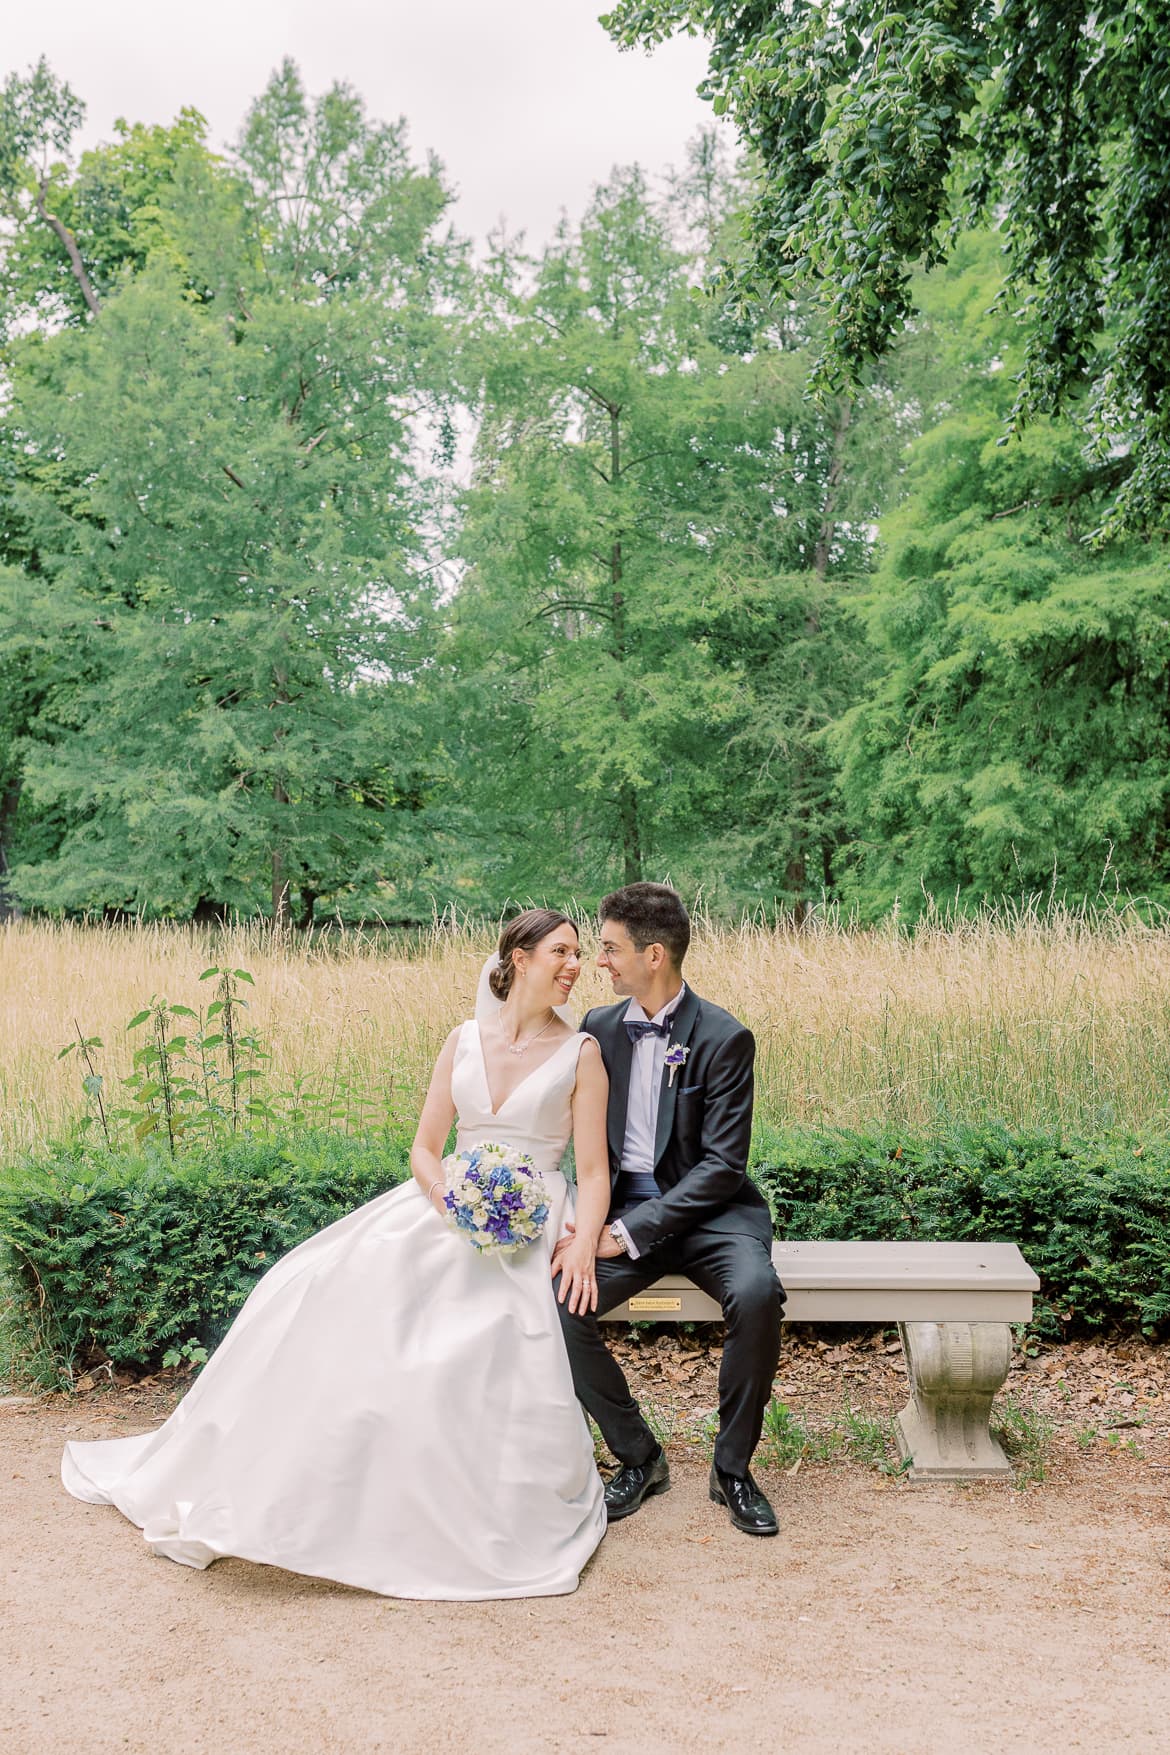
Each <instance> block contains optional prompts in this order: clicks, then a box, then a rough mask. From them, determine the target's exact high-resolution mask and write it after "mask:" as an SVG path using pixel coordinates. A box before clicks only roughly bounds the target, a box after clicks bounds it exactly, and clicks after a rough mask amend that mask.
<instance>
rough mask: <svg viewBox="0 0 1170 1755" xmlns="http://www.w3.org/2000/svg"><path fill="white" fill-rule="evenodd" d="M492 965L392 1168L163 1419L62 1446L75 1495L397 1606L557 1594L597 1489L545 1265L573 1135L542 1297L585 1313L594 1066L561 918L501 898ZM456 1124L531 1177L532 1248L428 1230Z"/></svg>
mask: <svg viewBox="0 0 1170 1755" xmlns="http://www.w3.org/2000/svg"><path fill="white" fill-rule="evenodd" d="M489 968H490V987H491V990H492V995H493V996H494V997H492V998H488V996H487V995H486V994H485V993H483V992H482V989H483V988H484V986H485V985H486V984H485V983H483V982H481V1003H478V1004H477V1008H476V1010H477V1016H476V1018H475V1019H473V1020H470V1021H469V1022H467V1023H465V1024H461V1025H460V1026H459V1027H458V1029H456V1030H453V1031H452V1032H451V1034H450V1036H449V1037H448V1038H447V1041H446V1043H445V1044H444V1047H443V1050H442V1052H441V1053H440V1055H439V1059H438V1062H437V1064H436V1066H435V1070H434V1074H433V1076H432V1079H431V1083H430V1088H429V1090H428V1092H427V1096H426V1101H425V1103H424V1105H423V1111H422V1116H421V1118H420V1120H419V1125H418V1133H417V1135H416V1136H415V1141H414V1146H413V1148H412V1150H411V1155H410V1165H411V1171H412V1178H411V1180H410V1181H408V1182H407V1183H405V1184H404V1185H403V1186H402V1187H400V1188H395V1189H393V1190H392V1191H391V1192H390V1193H389V1194H384V1195H381V1196H380V1197H379V1198H378V1199H376V1200H372V1201H370V1202H369V1203H368V1204H367V1205H366V1206H363V1207H360V1208H359V1209H358V1210H357V1211H356V1212H354V1213H350V1214H348V1215H347V1217H345V1218H344V1219H339V1220H338V1221H337V1223H336V1224H334V1225H330V1226H329V1227H328V1228H327V1229H326V1230H324V1231H321V1232H318V1234H317V1235H316V1236H315V1237H310V1238H309V1239H308V1240H307V1241H306V1242H305V1243H302V1244H300V1245H299V1247H298V1248H296V1249H294V1250H292V1251H291V1252H290V1254H288V1255H286V1256H285V1257H284V1258H283V1260H281V1261H280V1262H278V1263H277V1264H276V1266H275V1267H273V1268H272V1269H271V1271H270V1272H269V1273H268V1274H266V1275H265V1277H264V1278H263V1279H262V1280H261V1281H260V1283H259V1285H258V1286H257V1287H256V1288H255V1290H254V1291H253V1292H252V1294H251V1296H250V1297H249V1299H248V1301H247V1303H246V1304H245V1305H244V1308H243V1309H242V1310H241V1311H240V1314H239V1316H238V1317H237V1318H236V1320H235V1322H234V1323H233V1325H232V1327H231V1329H230V1330H229V1331H228V1333H227V1335H226V1336H225V1338H224V1340H223V1341H222V1343H221V1344H220V1346H219V1347H218V1348H217V1349H216V1351H215V1353H214V1355H213V1356H212V1358H211V1359H210V1361H209V1362H208V1364H207V1366H206V1367H205V1369H204V1371H203V1373H202V1375H201V1376H200V1377H199V1379H198V1380H197V1382H196V1383H195V1384H194V1386H193V1387H192V1389H191V1390H190V1392H189V1393H188V1395H187V1396H186V1398H185V1399H184V1400H183V1401H182V1402H181V1403H180V1404H179V1406H178V1407H177V1408H176V1409H175V1411H174V1413H173V1414H172V1415H171V1417H170V1419H169V1420H167V1422H166V1424H165V1425H164V1426H162V1427H160V1428H159V1430H158V1431H156V1432H153V1433H147V1434H145V1435H144V1436H142V1437H137V1438H115V1439H109V1440H106V1441H104V1442H100V1443H90V1444H82V1443H73V1444H68V1445H67V1446H66V1448H65V1456H64V1460H63V1463H62V1478H63V1480H64V1483H65V1486H66V1488H67V1489H68V1490H69V1492H70V1493H72V1494H73V1495H74V1496H75V1497H76V1498H78V1499H85V1500H89V1501H90V1502H91V1503H94V1504H100V1505H116V1506H117V1507H118V1509H119V1510H120V1511H121V1512H123V1513H124V1514H125V1516H126V1517H128V1518H129V1519H130V1520H131V1522H133V1523H135V1524H137V1525H138V1526H139V1527H140V1528H141V1530H142V1533H143V1536H144V1538H145V1539H146V1541H147V1542H148V1543H149V1545H150V1547H151V1548H152V1549H153V1550H154V1552H155V1553H156V1554H162V1555H165V1556H166V1557H167V1558H169V1559H171V1560H178V1561H181V1562H182V1563H183V1564H184V1565H187V1566H199V1567H203V1566H209V1565H210V1564H211V1562H212V1561H213V1560H217V1559H219V1558H221V1557H222V1556H224V1555H229V1554H230V1555H235V1556H237V1557H239V1558H242V1559H245V1560H255V1561H261V1562H263V1563H265V1564H267V1565H271V1566H281V1567H284V1568H286V1569H287V1570H289V1571H291V1572H302V1573H308V1574H311V1575H312V1576H314V1577H318V1578H329V1579H335V1580H337V1581H338V1582H339V1583H342V1584H348V1585H357V1586H360V1587H362V1588H363V1589H366V1590H371V1591H377V1592H380V1593H381V1594H382V1595H384V1596H394V1597H418V1598H440V1599H448V1600H476V1599H481V1598H487V1597H529V1596H554V1595H559V1594H563V1593H565V1592H567V1591H571V1590H574V1589H575V1588H576V1586H577V1581H578V1577H579V1574H580V1571H581V1568H582V1567H583V1566H584V1564H585V1562H586V1561H587V1560H588V1559H589V1557H590V1555H591V1554H592V1553H593V1551H594V1549H595V1548H596V1547H597V1544H598V1542H599V1541H600V1540H601V1537H602V1535H603V1533H604V1530H605V1504H604V1499H603V1496H602V1484H601V1480H600V1477H599V1476H598V1473H597V1470H596V1468H595V1466H594V1462H593V1447H592V1444H591V1442H590V1437H589V1432H588V1428H587V1426H586V1423H585V1418H584V1415H583V1414H582V1412H581V1409H580V1407H579V1405H578V1402H577V1398H576V1395H575V1394H574V1391H573V1383H572V1378H571V1376H570V1373H569V1364H568V1359H567V1357H566V1354H565V1349H564V1342H563V1341H562V1339H561V1330H560V1323H559V1321H558V1317H557V1310H556V1303H555V1300H554V1294H553V1286H552V1280H551V1277H550V1259H551V1256H552V1251H553V1247H554V1245H555V1244H556V1242H557V1239H558V1237H563V1236H565V1235H567V1234H568V1232H569V1226H568V1224H567V1220H568V1219H569V1218H570V1217H571V1216H572V1214H571V1210H570V1206H569V1192H568V1189H567V1186H566V1183H565V1179H564V1177H563V1175H562V1174H561V1172H560V1170H559V1169H558V1165H559V1163H560V1159H561V1155H562V1153H563V1151H564V1149H565V1146H566V1145H567V1143H568V1139H569V1135H570V1133H571V1134H572V1136H573V1141H574V1149H575V1155H576V1162H577V1177H578V1196H577V1210H576V1220H575V1223H576V1231H575V1234H574V1237H573V1241H572V1243H571V1244H570V1245H569V1246H568V1247H567V1248H566V1249H564V1250H563V1251H562V1253H561V1256H560V1258H559V1261H558V1264H557V1267H558V1271H559V1272H560V1271H561V1270H563V1273H562V1279H561V1285H560V1296H561V1298H562V1299H566V1298H567V1299H568V1302H569V1306H570V1308H571V1309H573V1310H578V1309H581V1310H583V1309H586V1308H595V1307H596V1301H597V1293H596V1287H595V1283H594V1248H595V1245H596V1241H597V1237H598V1234H599V1232H600V1230H601V1226H602V1223H603V1221H604V1218H605V1213H606V1207H607V1204H608V1200H609V1172H608V1164H607V1158H606V1146H605V1110H606V1096H607V1084H606V1075H605V1070H604V1068H603V1066H602V1063H601V1055H600V1052H599V1050H598V1047H597V1044H596V1042H595V1041H594V1040H593V1039H592V1037H590V1036H584V1035H578V1034H577V1033H576V1031H575V1030H574V1029H573V1027H572V1026H571V1025H570V1024H569V1023H568V1021H567V1020H566V1018H565V1017H564V1016H563V1015H562V1011H558V1009H557V1008H558V1007H560V1008H563V1007H564V1003H565V1001H566V1000H567V999H568V997H569V995H570V993H571V992H572V989H573V986H574V983H575V982H576V980H577V977H578V975H579V973H580V970H581V952H580V946H579V944H578V939H577V932H576V929H575V928H574V926H573V924H572V922H571V921H570V920H568V919H567V918H566V916H565V915H563V914H557V913H554V912H552V911H551V910H549V909H543V908H533V909H528V910H527V911H526V912H525V913H523V914H520V915H518V916H517V918H516V919H514V920H512V921H511V922H510V923H509V924H508V926H507V927H505V929H504V931H503V933H502V935H501V937H500V942H499V950H498V963H497V964H496V965H495V966H494V967H493V966H491V965H489ZM485 973H486V972H485ZM456 1119H457V1120H458V1132H457V1138H456V1149H457V1150H462V1149H463V1148H465V1147H467V1146H471V1145H474V1144H475V1143H477V1142H479V1141H484V1140H492V1141H495V1142H497V1143H498V1144H500V1145H504V1146H512V1147H523V1148H524V1149H525V1151H526V1153H527V1155H528V1156H529V1158H530V1159H531V1160H532V1162H533V1164H534V1166H535V1168H536V1169H537V1170H539V1171H540V1172H541V1173H542V1175H543V1178H544V1181H545V1184H546V1191H547V1198H548V1204H549V1208H550V1212H549V1218H548V1222H547V1224H546V1227H545V1230H544V1233H543V1236H542V1238H541V1239H540V1240H539V1241H538V1242H536V1243H534V1244H532V1245H531V1246H530V1247H529V1248H527V1249H524V1250H522V1251H520V1252H519V1253H516V1254H510V1255H499V1254H496V1255H483V1254H480V1253H479V1252H478V1251H477V1250H475V1249H474V1248H473V1247H472V1246H471V1244H470V1243H469V1242H467V1241H466V1240H465V1239H464V1238H463V1237H462V1236H460V1235H459V1234H458V1233H457V1232H456V1231H453V1230H451V1229H450V1228H449V1227H448V1224H447V1222H446V1219H445V1217H443V1216H442V1212H443V1209H442V1199H443V1172H442V1168H441V1157H442V1152H443V1146H444V1143H445V1141H446V1139H447V1135H448V1133H449V1131H450V1127H451V1123H452V1121H453V1120H456Z"/></svg>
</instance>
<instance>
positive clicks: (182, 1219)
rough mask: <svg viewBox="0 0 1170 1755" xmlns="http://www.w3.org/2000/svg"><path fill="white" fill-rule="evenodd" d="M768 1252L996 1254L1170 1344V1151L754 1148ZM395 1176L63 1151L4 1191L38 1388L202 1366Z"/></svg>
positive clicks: (995, 1139) (373, 1156)
mask: <svg viewBox="0 0 1170 1755" xmlns="http://www.w3.org/2000/svg"><path fill="white" fill-rule="evenodd" d="M752 1173H753V1175H754V1177H755V1179H756V1181H757V1182H758V1183H759V1185H760V1187H761V1188H762V1189H763V1190H764V1192H765V1193H766V1194H767V1197H768V1199H769V1201H770V1203H771V1205H772V1210H773V1215H774V1219H775V1227H776V1232H777V1235H779V1236H784V1237H794V1238H818V1237H826V1238H830V1237H836V1238H851V1237H857V1238H864V1237H873V1238H908V1237H921V1238H932V1239H938V1240H943V1239H951V1238H955V1239H970V1240H973V1241H980V1242H987V1241H994V1240H998V1239H1002V1240H1005V1241H1008V1242H1013V1243H1018V1244H1019V1246H1020V1248H1021V1249H1022V1250H1023V1252H1024V1254H1025V1256H1026V1257H1027V1259H1028V1261H1029V1262H1030V1263H1031V1265H1032V1266H1033V1267H1034V1268H1035V1270H1036V1272H1037V1273H1038V1274H1039V1276H1040V1280H1041V1286H1042V1291H1041V1295H1040V1299H1039V1302H1038V1306H1037V1316H1036V1327H1037V1328H1038V1329H1039V1330H1040V1331H1041V1332H1044V1333H1048V1334H1051V1335H1054V1336H1056V1335H1062V1334H1072V1333H1076V1332H1078V1331H1079V1332H1082V1333H1083V1332H1085V1331H1086V1330H1093V1329H1101V1328H1106V1327H1120V1328H1126V1329H1135V1328H1136V1329H1141V1330H1143V1331H1144V1332H1145V1333H1146V1334H1149V1335H1157V1334H1161V1333H1166V1332H1167V1331H1168V1330H1170V1138H1158V1139H1147V1140H1138V1139H1129V1138H1127V1139H1120V1138H1105V1139H1100V1140H1097V1141H1093V1142H1088V1143H1086V1142H1077V1141H1072V1140H1065V1139H1061V1138H1059V1137H1058V1136H1055V1135H1052V1134H1042V1133H1010V1132H1008V1131H1007V1130H1006V1129H1002V1128H996V1127H987V1128H981V1129H958V1130H953V1131H948V1132H946V1133H940V1134H938V1135H935V1136H932V1137H930V1138H922V1137H919V1138H913V1137H906V1136H902V1135H890V1134H863V1133H824V1132H812V1131H811V1130H791V1131H785V1132H772V1131H767V1130H761V1132H760V1133H759V1134H758V1135H757V1139H756V1145H755V1152H754V1160H753V1170H752ZM407 1174H408V1169H407V1148H406V1145H405V1143H404V1142H393V1141H392V1142H389V1143H387V1142H386V1141H384V1140H373V1139H364V1140H362V1139H352V1138H347V1137H345V1136H344V1135H341V1134H338V1133H336V1132H321V1133H304V1134H297V1135H293V1136H289V1137H286V1138H284V1139H276V1140H272V1139H265V1138H260V1137H246V1138H242V1139H238V1140H236V1141H234V1142H233V1143H231V1144H225V1145H219V1146H206V1147H202V1148H193V1149H191V1150H189V1151H187V1152H184V1153H182V1154H181V1155H180V1157H179V1158H178V1159H177V1160H176V1161H175V1162H174V1163H172V1162H171V1160H170V1159H169V1158H168V1157H167V1156H165V1155H164V1154H163V1153H162V1152H161V1151H160V1150H158V1149H157V1148H154V1147H150V1148H148V1149H145V1150H143V1151H141V1152H135V1153H112V1154H111V1153H104V1152H99V1151H97V1150H96V1149H95V1148H94V1146H93V1143H92V1141H88V1140H87V1141H85V1142H82V1143H77V1144H73V1145H68V1146H60V1147H57V1148H55V1149H54V1150H52V1151H49V1152H46V1153H44V1154H43V1155H41V1156H40V1157H38V1158H37V1159H35V1160H33V1161H31V1162H29V1163H26V1164H23V1165H20V1166H17V1167H14V1168H13V1169H11V1170H10V1171H8V1172H7V1173H6V1174H5V1175H4V1176H3V1178H0V1266H2V1267H3V1270H4V1272H5V1274H6V1277H7V1279H8V1281H9V1283H10V1285H11V1286H12V1287H13V1288H14V1289H15V1315H16V1321H17V1324H18V1326H19V1331H20V1332H19V1333H18V1335H17V1336H16V1340H17V1343H18V1347H19V1349H20V1350H21V1351H23V1353H24V1355H25V1357H26V1358H27V1359H28V1360H29V1361H30V1362H31V1364H32V1366H33V1368H34V1370H35V1371H36V1374H37V1375H39V1376H40V1377H41V1378H42V1380H43V1381H46V1382H52V1381H58V1380H59V1379H60V1378H61V1377H64V1376H68V1374H69V1373H70V1371H72V1370H73V1369H75V1368H76V1367H77V1366H78V1365H81V1364H87V1363H91V1362H92V1361H93V1360H95V1359H101V1358H109V1359H111V1360H112V1361H113V1362H114V1363H115V1364H116V1365H119V1366H125V1367H132V1368H143V1367H154V1366H157V1365H158V1364H159V1363H160V1361H161V1360H162V1358H163V1356H164V1354H166V1353H168V1352H174V1351H176V1350H178V1349H181V1348H183V1347H184V1346H186V1347H188V1348H194V1347H198V1346H203V1347H208V1348H210V1347H212V1346H214V1345H215V1343H216V1341H217V1340H218V1339H219V1338H220V1336H221V1335H222V1334H223V1332H224V1330H225V1329H226V1328H227V1326H228V1324H229V1323H230V1322H231V1320H232V1318H233V1316H234V1315H235V1313H236V1312H237V1311H238V1310H239V1308H240V1306H241V1305H242V1304H243V1302H244V1300H245V1298H246V1297H247V1295H248V1293H249V1292H250V1291H251V1289H252V1287H253V1286H254V1285H255V1283H256V1281H257V1279H258V1278H259V1276H260V1275H261V1274H262V1273H263V1272H264V1270H265V1268H267V1267H268V1266H270V1265H271V1263H272V1262H273V1261H274V1260H276V1258H277V1257H278V1256H280V1255H282V1254H284V1252H285V1251H286V1250H288V1249H290V1248H292V1247H293V1245H294V1244H296V1243H299V1242H301V1241H302V1239H303V1238H305V1237H307V1236H309V1235H310V1234H311V1233H312V1232H314V1231H317V1230H320V1229H321V1227H322V1226H324V1225H328V1224H331V1223H332V1221H333V1220H334V1219H337V1218H340V1217H341V1216H342V1215H343V1214H344V1213H347V1212H350V1211H352V1210H353V1208H354V1207H357V1206H360V1205H361V1204H362V1202H364V1201H367V1200H370V1199H372V1198H373V1197H374V1196H375V1195H377V1194H381V1193H383V1192H384V1191H385V1190H386V1189H388V1188H392V1187H393V1186H394V1185H395V1184H396V1183H398V1182H400V1181H401V1180H402V1179H403V1178H404V1177H405V1176H406V1175H407Z"/></svg>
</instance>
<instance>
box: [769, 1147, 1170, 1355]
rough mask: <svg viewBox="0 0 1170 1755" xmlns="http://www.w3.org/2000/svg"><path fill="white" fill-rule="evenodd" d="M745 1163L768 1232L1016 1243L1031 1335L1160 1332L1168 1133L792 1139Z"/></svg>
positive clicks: (1167, 1291)
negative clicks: (1023, 1267)
mask: <svg viewBox="0 0 1170 1755" xmlns="http://www.w3.org/2000/svg"><path fill="white" fill-rule="evenodd" d="M753 1156H754V1162H753V1166H752V1174H753V1176H754V1177H755V1179H756V1181H757V1182H758V1183H759V1185H760V1187H761V1188H762V1189H763V1190H764V1192H765V1193H766V1195H767V1197H768V1200H769V1202H770V1204H771V1207H772V1212H773V1218H774V1223H775V1230H776V1234H777V1236H781V1237H793V1238H809V1239H813V1238H818V1237H827V1238H828V1237H831V1238H840V1239H845V1238H853V1237H859V1238H860V1237H882V1238H914V1237H919V1238H924V1239H933V1240H935V1241H940V1242H941V1241H950V1240H970V1241H973V1242H980V1243H987V1242H998V1241H1002V1242H1008V1243H1018V1244H1019V1246H1020V1248H1021V1250H1022V1251H1023V1253H1024V1255H1025V1257H1026V1258H1027V1260H1028V1262H1029V1264H1030V1266H1031V1267H1033V1268H1034V1269H1035V1270H1036V1272H1037V1274H1039V1276H1040V1284H1041V1291H1040V1295H1039V1298H1038V1301H1037V1307H1036V1318H1035V1323H1034V1326H1035V1327H1036V1328H1037V1329H1038V1330H1039V1331H1040V1332H1041V1333H1046V1334H1049V1335H1051V1336H1054V1337H1055V1336H1059V1335H1064V1334H1073V1333H1076V1332H1078V1331H1079V1332H1084V1331H1085V1330H1087V1329H1101V1328H1106V1327H1121V1328H1127V1329H1134V1328H1139V1329H1142V1330H1143V1331H1144V1332H1145V1333H1146V1334H1150V1335H1155V1334H1157V1333H1159V1332H1164V1331H1165V1330H1166V1329H1167V1328H1170V1138H1166V1137H1158V1138H1154V1139H1135V1138H1129V1137H1127V1138H1116V1137H1106V1138H1102V1139H1097V1140H1093V1141H1078V1140H1070V1139H1063V1138H1061V1137H1060V1136H1058V1135H1053V1134H1051V1133H1038V1132H1033V1133H1012V1132H1009V1131H1008V1130H1007V1129H1006V1128H1002V1127H983V1128H956V1129H953V1130H948V1131H947V1132H945V1133H940V1134H937V1135H934V1136H932V1137H929V1138H922V1137H918V1138H914V1137H913V1136H907V1135H904V1134H890V1133H875V1134H864V1133H845V1132H841V1133H836V1132H834V1133H812V1132H809V1131H804V1130H792V1131H784V1132H768V1133H764V1134H760V1135H758V1136H757V1139H756V1143H755V1151H754V1154H753Z"/></svg>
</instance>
